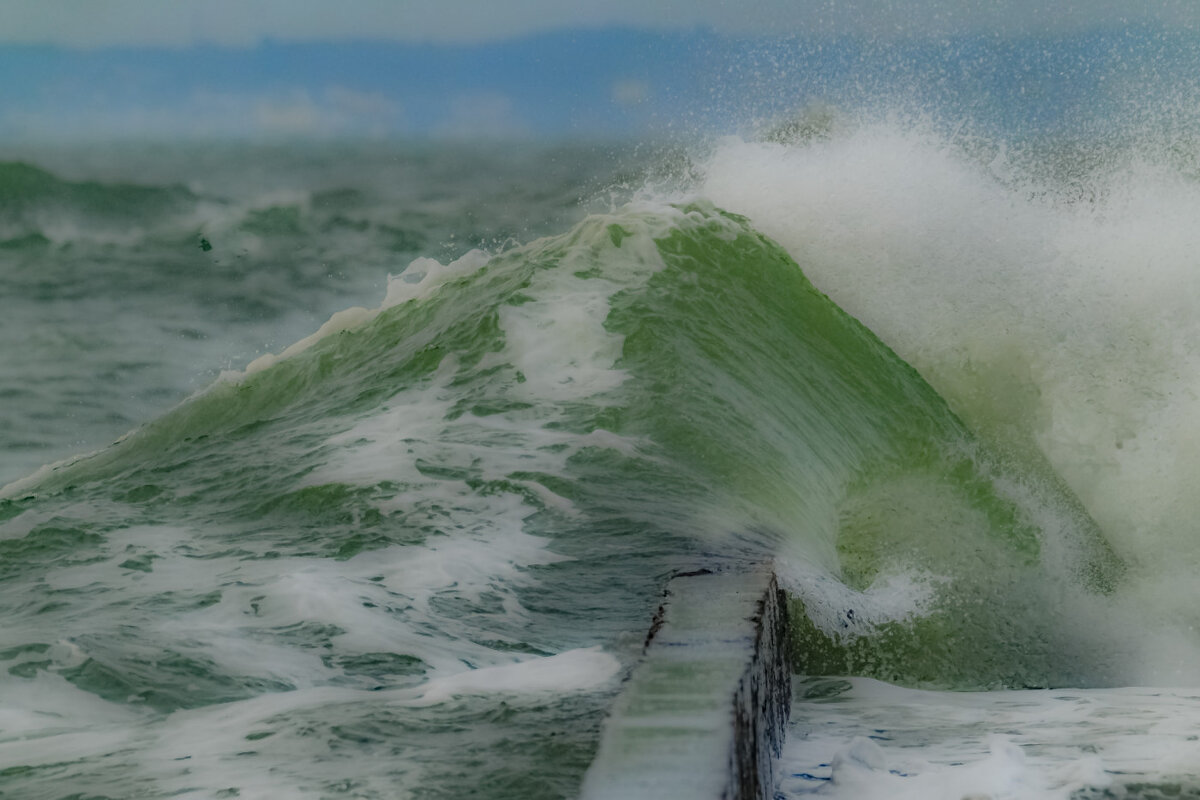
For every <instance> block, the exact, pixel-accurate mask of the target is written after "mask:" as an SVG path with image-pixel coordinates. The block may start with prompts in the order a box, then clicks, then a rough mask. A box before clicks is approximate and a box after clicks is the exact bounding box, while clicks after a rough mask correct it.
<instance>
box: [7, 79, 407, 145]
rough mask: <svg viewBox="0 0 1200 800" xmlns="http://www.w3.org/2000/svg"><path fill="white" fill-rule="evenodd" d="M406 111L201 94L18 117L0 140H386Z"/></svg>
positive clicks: (381, 101)
mask: <svg viewBox="0 0 1200 800" xmlns="http://www.w3.org/2000/svg"><path fill="white" fill-rule="evenodd" d="M402 125H403V114H402V110H401V107H400V104H399V103H398V102H396V101H395V100H392V99H391V98H388V97H386V96H384V95H382V94H379V93H374V92H360V91H357V90H354V89H350V88H347V87H344V86H336V85H334V86H329V87H326V88H325V89H323V90H321V91H317V92H312V91H309V90H307V89H303V88H297V89H292V90H287V91H282V92H274V93H269V94H262V93H253V92H237V91H212V90H207V89H197V90H194V91H192V92H191V93H189V94H188V95H186V96H184V97H183V98H182V99H181V100H179V101H177V102H174V103H169V104H155V105H146V106H130V105H128V104H120V105H108V104H104V103H97V104H95V105H93V106H91V107H85V108H80V107H78V106H74V107H70V108H38V109H13V110H9V111H7V112H6V113H3V114H0V135H6V136H9V137H11V138H20V139H49V140H60V141H70V140H75V139H97V138H101V139H103V138H123V139H128V138H135V139H136V138H146V139H152V138H169V139H181V138H182V139H205V138H227V137H235V138H251V139H256V138H258V139H280V138H297V137H303V138H322V137H335V136H356V137H376V138H378V137H383V136H387V135H389V134H394V133H396V132H398V131H399V130H401V129H402Z"/></svg>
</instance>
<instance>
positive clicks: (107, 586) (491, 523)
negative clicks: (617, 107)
mask: <svg viewBox="0 0 1200 800" xmlns="http://www.w3.org/2000/svg"><path fill="white" fill-rule="evenodd" d="M818 122H819V123H820V124H803V125H795V126H791V127H790V128H788V127H785V128H781V129H776V130H775V131H774V132H773V133H772V135H770V136H765V137H762V138H760V139H729V140H724V141H721V142H717V143H715V144H713V145H711V146H709V147H707V148H705V149H704V150H703V151H697V152H692V153H690V154H687V155H685V154H683V153H682V152H680V151H675V150H673V151H660V152H655V153H650V152H639V151H633V150H625V151H623V150H619V149H599V148H588V147H582V146H574V147H561V148H547V147H541V148H535V147H524V148H517V147H505V146H496V147H494V148H491V149H484V150H480V149H467V148H464V147H454V146H449V145H444V146H443V145H423V146H409V147H400V146H395V147H387V146H383V145H380V146H372V147H359V148H355V147H350V146H337V147H330V148H308V149H303V148H302V149H293V150H286V149H282V148H281V149H274V150H263V149H259V148H250V147H247V146H241V147H239V146H233V145H230V146H227V147H223V148H218V147H209V148H195V149H192V150H190V151H189V150H185V149H182V148H174V149H170V148H168V149H164V150H162V151H155V150H145V149H143V150H132V149H130V150H121V149H107V150H102V149H99V148H92V149H77V150H74V151H42V152H33V151H31V152H28V153H23V154H21V158H20V159H19V160H17V159H14V160H10V161H7V162H5V163H3V164H0V264H2V265H3V269H2V270H0V281H3V293H2V294H0V303H2V304H3V308H2V311H3V314H0V325H3V327H2V328H0V335H2V336H3V350H2V351H0V381H2V383H0V397H3V398H4V404H3V406H0V433H2V436H3V438H0V446H2V448H3V460H2V462H0V469H2V470H3V475H2V478H3V480H4V481H5V482H8V485H7V486H6V487H5V488H4V489H3V490H0V609H3V618H4V625H3V627H2V628H0V670H3V671H2V672H0V793H2V794H3V795H4V796H12V797H20V798H56V799H57V798H68V797H76V798H84V797H87V798H101V797H105V798H114V799H115V798H132V797H147V798H151V797H168V796H196V797H242V798H251V797H254V798H275V797H314V798H317V797H361V798H395V797H412V798H442V797H445V798H450V797H462V796H468V795H469V796H481V797H489V798H541V797H545V798H557V797H571V796H573V795H574V794H575V793H576V791H577V790H578V787H579V784H580V781H581V779H582V775H583V772H584V770H585V769H586V767H587V765H588V763H589V762H590V760H591V757H592V755H593V753H594V750H595V747H596V744H597V741H598V735H599V729H600V725H601V723H602V721H603V719H604V715H605V713H606V710H607V708H608V705H609V703H610V701H611V700H612V698H613V697H614V695H615V694H616V692H617V691H618V690H619V686H620V678H621V677H622V675H623V674H625V673H626V672H627V671H628V669H629V668H630V667H631V666H632V665H633V664H634V662H635V661H636V659H637V657H638V653H639V648H640V645H641V642H642V638H643V636H644V634H645V628H646V625H647V623H648V620H649V618H650V615H651V613H652V611H653V609H654V607H656V606H657V604H658V601H659V592H660V590H661V588H662V586H663V584H664V582H665V581H666V579H667V578H668V577H669V576H670V575H671V574H673V573H674V572H676V571H678V570H681V569H693V568H696V567H699V566H706V565H712V564H713V563H719V562H721V561H724V560H729V559H746V558H752V559H758V560H761V559H773V560H774V562H775V564H776V567H777V570H778V572H779V574H780V577H781V580H782V582H783V583H784V584H785V585H786V587H787V589H788V590H789V592H790V594H791V596H792V599H793V606H794V607H793V614H794V630H793V638H794V642H795V645H794V647H795V652H794V657H795V663H796V668H797V670H798V671H799V672H801V673H802V674H803V675H806V676H813V679H812V680H805V681H802V682H800V683H799V684H798V687H797V703H796V707H795V713H794V715H793V719H794V722H793V727H792V732H791V736H790V739H789V742H788V744H787V748H786V751H785V753H784V755H783V758H782V760H781V766H782V769H781V782H780V785H779V791H780V793H781V795H782V796H784V797H791V796H803V795H804V794H806V793H810V792H815V793H817V794H818V795H831V796H845V797H890V796H906V795H905V793H908V794H912V795H914V796H926V797H928V796H945V797H953V798H956V799H957V798H960V797H965V796H972V795H978V796H991V797H995V798H1001V797H1070V796H1072V795H1073V794H1075V793H1080V792H1082V793H1084V794H1082V795H1080V796H1089V797H1090V796H1101V795H1100V794H1099V793H1101V792H1104V791H1109V792H1110V794H1112V793H1116V794H1117V796H1120V794H1119V793H1120V792H1126V793H1128V792H1136V791H1142V790H1141V789H1136V788H1132V789H1126V788H1122V787H1126V786H1128V785H1132V784H1154V785H1158V786H1160V787H1162V786H1163V785H1165V783H1166V782H1168V781H1177V782H1180V785H1182V786H1184V787H1185V788H1186V786H1187V781H1188V780H1189V779H1190V780H1193V782H1194V777H1195V776H1194V775H1191V776H1189V774H1188V767H1187V759H1186V758H1180V757H1179V753H1180V752H1183V750H1186V748H1187V747H1188V746H1190V745H1188V744H1187V742H1189V741H1194V740H1191V739H1188V737H1189V736H1191V735H1192V734H1190V733H1188V730H1189V727H1188V724H1187V723H1186V721H1182V720H1184V714H1185V712H1184V711H1180V709H1186V708H1190V707H1192V706H1191V705H1189V704H1194V702H1195V701H1194V698H1192V697H1191V696H1190V695H1189V694H1188V693H1187V692H1186V691H1179V690H1175V691H1176V693H1175V694H1171V693H1170V692H1168V691H1166V690H1163V691H1162V692H1152V691H1149V690H1145V689H1128V688H1125V689H1122V688H1114V687H1130V686H1148V685H1149V686H1162V687H1186V686H1194V685H1196V684H1197V683H1198V682H1200V647H1198V646H1197V644H1198V641H1200V640H1198V637H1197V634H1196V631H1195V629H1194V625H1195V623H1196V612H1195V610H1194V609H1195V608H1196V607H1197V602H1196V601H1197V599H1198V598H1197V596H1196V595H1197V590H1196V588H1195V585H1194V581H1193V579H1192V574H1193V573H1194V570H1195V566H1196V564H1197V563H1200V547H1198V545H1197V541H1200V540H1197V539H1196V537H1195V536H1194V535H1193V533H1192V530H1191V528H1190V525H1191V520H1193V519H1194V518H1195V517H1196V511H1197V509H1196V508H1195V505H1196V503H1197V500H1196V496H1195V493H1194V492H1192V491H1190V485H1191V483H1192V478H1193V477H1194V476H1195V475H1197V474H1198V473H1200V436H1198V435H1197V431H1198V430H1200V429H1198V428H1197V427H1196V425H1195V422H1194V419H1195V417H1196V414H1195V411H1196V409H1197V406H1198V404H1200V397H1198V396H1197V392H1198V391H1200V385H1198V384H1197V378H1196V376H1197V375H1200V370H1197V369H1196V367H1197V366H1198V364H1197V360H1198V356H1200V352H1198V351H1197V346H1196V342H1198V341H1200V336H1198V335H1197V334H1200V330H1197V328H1198V327H1200V315H1198V314H1196V312H1195V309H1196V307H1197V305H1196V300H1197V299H1198V298H1200V272H1198V271H1197V270H1196V268H1195V267H1196V264H1195V253H1197V252H1200V229H1197V228H1195V227H1194V226H1191V225H1190V224H1189V221H1190V220H1193V219H1195V218H1196V216H1197V213H1198V212H1200V182H1197V180H1196V172H1195V170H1194V165H1195V163H1196V156H1197V154H1198V153H1200V148H1196V147H1194V146H1192V145H1190V144H1189V143H1188V142H1187V141H1179V140H1176V141H1172V142H1170V143H1169V144H1170V146H1160V144H1159V143H1156V142H1152V141H1147V140H1146V139H1145V138H1142V139H1138V138H1137V137H1133V138H1128V139H1122V140H1120V141H1113V140H1106V141H1083V142H1078V141H1076V142H1066V141H1061V140H1056V141H1052V142H1047V141H1037V142H1024V143H1016V142H1009V143H1007V144H1001V143H999V142H997V141H991V140H986V139H979V138H969V137H964V136H961V135H959V134H958V133H956V132H954V131H950V132H947V131H943V130H940V129H939V128H937V127H936V126H932V125H927V124H919V123H913V122H903V121H897V120H895V119H883V120H878V119H876V120H869V119H846V120H837V119H835V120H833V121H832V122H830V121H829V119H826V118H825V117H821V118H820V119H819V120H818ZM314 331H315V333H314ZM271 353H274V354H275V355H270V354H271ZM127 432H128V433H127ZM123 434H124V435H123ZM117 437H120V438H119V439H117ZM114 439H116V441H115V442H114V443H112V444H109V442H110V441H113V440H114ZM80 452H88V453H90V454H88V455H82V456H78V457H74V456H72V454H76V453H80ZM47 462H57V463H55V464H54V465H53V466H50V467H47V468H45V469H41V470H39V471H36V472H35V470H36V469H37V468H38V467H39V466H40V465H42V464H44V463H47ZM817 676H837V677H838V680H818V679H817ZM843 678H846V679H845V680H843ZM879 681H884V682H887V684H894V685H893V686H888V685H884V684H881V683H879ZM897 685H898V686H899V687H906V688H898V686H897ZM1066 688H1070V689H1071V690H1072V691H1071V692H1069V693H1064V692H1063V691H1058V690H1062V689H1066ZM1163 697H1167V698H1171V697H1175V698H1177V700H1171V701H1164V700H1163V699H1162V698H1163ZM1173 715H1174V716H1173ZM1113 717H1119V718H1120V720H1121V721H1120V722H1114V723H1112V724H1109V723H1110V722H1111V719H1112V718H1113ZM1164 720H1166V722H1164ZM1139 726H1140V727H1139ZM1150 729H1154V730H1156V731H1158V733H1159V734H1161V735H1159V736H1158V738H1157V739H1153V741H1154V742H1158V743H1159V744H1160V745H1161V750H1162V752H1163V753H1164V754H1166V755H1169V756H1170V757H1169V758H1168V757H1166V756H1164V758H1163V759H1161V760H1159V761H1157V762H1154V761H1153V759H1148V758H1147V757H1145V752H1146V749H1147V747H1148V745H1147V742H1148V741H1150V739H1148V738H1147V737H1146V736H1144V735H1139V734H1138V731H1143V732H1144V731H1147V730H1150ZM981 742H982V743H983V744H982V745H981V744H980V743H981ZM1151 762H1153V763H1151ZM955 765H958V766H957V767H956V766H955ZM1139 770H1140V772H1139ZM1168 789H1169V787H1168ZM1146 791H1159V790H1158V789H1147V790H1146ZM1164 791H1165V790H1164ZM1088 792H1092V793H1093V794H1087V793H1088ZM1144 796H1154V795H1152V794H1146V795H1144Z"/></svg>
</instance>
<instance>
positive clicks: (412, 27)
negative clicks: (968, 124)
mask: <svg viewBox="0 0 1200 800" xmlns="http://www.w3.org/2000/svg"><path fill="white" fill-rule="evenodd" d="M1049 5H1050V4H1046V3H1044V2H1036V3H1035V2H1026V0H993V2H987V3H983V2H972V3H965V2H950V0H923V1H918V2H907V3H901V2H898V1H897V2H895V3H892V2H885V1H884V0H863V1H862V2H857V3H853V2H850V3H847V2H839V3H827V2H826V0H793V1H792V2H781V0H749V1H748V2H732V0H731V1H730V2H728V3H726V2H722V1H721V0H691V1H690V2H682V0H681V1H680V2H674V1H673V0H671V1H665V0H659V1H658V2H655V1H654V0H636V1H635V0H605V2H590V3H574V2H563V1H562V0H497V2H483V1H482V0H338V1H337V2H321V3H315V2H304V0H169V2H168V1H167V0H105V1H104V2H97V1H96V0H4V2H3V3H0V80H2V81H3V86H4V91H3V92H2V93H0V143H3V142H17V141H29V140H34V141H46V140H49V141H58V140H61V141H77V140H96V139H130V138H133V139H168V140H177V139H180V138H198V139H222V138H251V139H279V138H284V139H287V138H309V139H311V138H316V139H322V138H335V137H367V138H394V137H451V138H531V137H542V138H545V137H551V138H618V137H629V136H633V137H645V136H676V135H685V136H686V135H689V134H692V133H697V132H699V133H706V132H707V133H712V132H717V133H719V132H730V131H733V130H735V129H737V128H738V126H739V125H745V124H748V123H751V122H754V121H756V120H762V119H770V118H771V117H773V116H779V115H787V114H789V113H794V112H795V111H797V110H799V109H803V108H805V107H807V106H811V105H820V104H833V105H842V106H845V105H855V104H863V103H869V102H877V101H878V100H879V99H880V98H881V97H887V98H891V99H895V98H896V97H897V95H898V94H899V95H908V97H907V99H908V100H910V101H911V102H912V103H913V104H915V105H917V106H923V107H925V108H932V107H936V108H939V109H942V110H944V111H946V112H947V113H951V114H953V113H956V112H955V111H954V109H955V107H956V105H957V106H961V107H964V108H966V107H969V106H979V105H980V102H979V101H980V100H981V99H986V101H987V102H986V105H988V106H989V107H991V110H990V111H989V112H988V113H990V114H991V116H992V117H994V118H995V119H993V120H991V121H992V122H995V123H997V124H1005V123H1006V119H1007V118H1008V117H1012V118H1020V119H1023V120H1030V119H1032V120H1036V121H1037V122H1038V123H1039V124H1045V125H1048V126H1053V125H1055V124H1059V122H1060V121H1061V120H1062V119H1063V118H1065V117H1068V116H1071V115H1077V114H1078V113H1092V114H1094V113H1096V110H1095V108H1094V106H1095V102H1094V101H1095V99H1096V93H1097V92H1098V91H1100V90H1101V89H1103V91H1104V97H1108V98H1110V99H1111V98H1112V97H1116V101H1117V102H1128V99H1127V98H1128V97H1136V96H1141V95H1144V93H1145V86H1144V85H1143V84H1145V83H1146V82H1147V81H1148V80H1151V81H1152V82H1153V81H1157V83H1159V84H1161V83H1162V81H1161V80H1158V79H1159V78H1161V75H1158V74H1157V72H1159V71H1161V70H1160V68H1162V67H1163V64H1165V63H1166V61H1171V62H1172V64H1173V66H1171V67H1170V68H1169V69H1167V70H1166V71H1168V72H1171V73H1173V74H1176V73H1177V74H1180V75H1184V76H1186V75H1188V74H1189V70H1190V72H1191V74H1196V73H1197V72H1198V70H1196V69H1194V67H1195V66H1196V65H1197V63H1200V62H1198V60H1197V59H1196V58H1195V57H1194V55H1195V54H1194V52H1192V51H1194V50H1195V49H1196V48H1195V47H1194V46H1193V45H1191V44H1190V42H1191V41H1192V39H1193V38H1194V37H1195V36H1196V34H1195V33H1194V30H1195V29H1194V27H1193V26H1194V23H1195V21H1196V20H1200V9H1195V8H1194V7H1190V6H1189V5H1187V4H1186V3H1184V2H1182V0H1180V2H1174V0H1171V1H1170V2H1167V1H1166V0H1164V1H1163V2H1157V3H1140V4H1136V5H1135V4H1131V3H1116V2H1108V0H1076V2H1071V1H1070V0H1067V2H1062V3H1058V4H1056V5H1054V6H1053V13H1050V12H1048V11H1047V10H1046V7H1047V6H1049ZM1127 6H1134V7H1133V9H1132V10H1131V9H1129V8H1127ZM1164 42H1165V44H1164ZM1164 50H1165V51H1166V52H1167V53H1168V55H1169V58H1168V59H1163V58H1160V57H1159V56H1158V55H1155V54H1156V53H1158V52H1159V51H1164ZM1152 59H1157V61H1153V60H1152ZM1180 65H1183V66H1180ZM1184 67H1186V69H1185V68H1184ZM1147 69H1149V71H1150V72H1154V73H1156V74H1155V75H1152V76H1150V77H1149V78H1148V77H1147ZM1152 79H1153V80H1152ZM1106 80H1109V81H1110V82H1109V83H1108V84H1107V86H1105V85H1103V84H1104V81H1106ZM1114 93H1116V94H1114ZM1117 95H1123V96H1124V97H1121V96H1117ZM1185 100H1186V98H1185ZM1006 104H1007V105H1006ZM1089 106H1092V107H1093V108H1092V110H1091V111H1087V109H1088V107H1089Z"/></svg>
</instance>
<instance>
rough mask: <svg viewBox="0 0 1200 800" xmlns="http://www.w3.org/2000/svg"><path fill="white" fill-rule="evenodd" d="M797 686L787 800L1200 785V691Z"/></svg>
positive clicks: (1015, 797) (784, 778) (1031, 796)
mask: <svg viewBox="0 0 1200 800" xmlns="http://www.w3.org/2000/svg"><path fill="white" fill-rule="evenodd" d="M823 687H827V688H823ZM798 688H799V691H800V696H799V697H798V698H797V701H796V703H795V704H794V706H793V711H792V719H793V722H792V724H791V727H790V730H789V738H788V742H787V745H786V747H785V750H784V753H783V756H782V757H781V759H780V762H779V770H778V771H777V774H778V775H779V783H778V789H779V791H780V793H781V795H782V796H783V797H787V798H801V797H809V796H812V797H822V798H855V800H875V799H876V798H905V799H906V800H907V798H913V799H914V800H916V798H922V800H927V799H929V798H933V799H934V800H964V799H965V798H990V799H991V800H1069V798H1070V797H1072V796H1073V794H1074V793H1076V792H1078V791H1080V790H1084V789H1089V788H1092V789H1097V790H1099V789H1103V788H1105V787H1108V786H1112V785H1113V784H1125V783H1156V782H1163V781H1172V780H1174V781H1180V782H1183V783H1185V784H1189V783H1195V782H1198V781H1200V770H1197V767H1196V765H1197V764H1198V763H1200V742H1198V741H1197V736H1196V734H1195V718H1196V714H1197V713H1198V712H1200V697H1197V696H1196V695H1195V693H1194V692H1189V691H1186V690H1150V689H1141V688H1126V689H1096V690H1087V691H1079V690H1070V691H1059V690H1044V691H1009V692H984V693H969V692H925V691H916V690H911V689H901V688H898V687H895V686H889V685H888V684H884V683H879V682H877V681H872V680H868V679H865V678H852V679H846V680H845V681H844V682H842V684H841V687H840V688H841V689H842V691H838V688H839V687H837V686H836V681H834V680H830V679H821V680H820V682H818V681H812V680H810V681H806V682H805V683H803V684H801V685H800V686H799V687H798ZM814 690H816V691H815V693H816V694H818V695H822V696H820V697H814V698H812V699H805V698H804V697H803V693H804V692H806V691H808V692H812V691H814Z"/></svg>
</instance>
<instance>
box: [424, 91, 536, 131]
mask: <svg viewBox="0 0 1200 800" xmlns="http://www.w3.org/2000/svg"><path fill="white" fill-rule="evenodd" d="M435 133H437V134H438V135H441V136H445V137H448V138H453V139H516V138H522V137H525V136H528V135H529V125H528V123H526V122H525V121H524V120H522V119H521V118H520V116H519V115H518V114H517V112H516V110H515V109H514V107H513V102H512V98H510V97H509V96H508V95H506V94H501V93H500V92H472V93H468V94H461V95H458V96H456V97H454V98H452V99H451V101H450V107H449V114H448V116H447V117H446V118H445V119H444V120H443V121H442V122H441V123H440V124H439V125H437V126H435Z"/></svg>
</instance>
